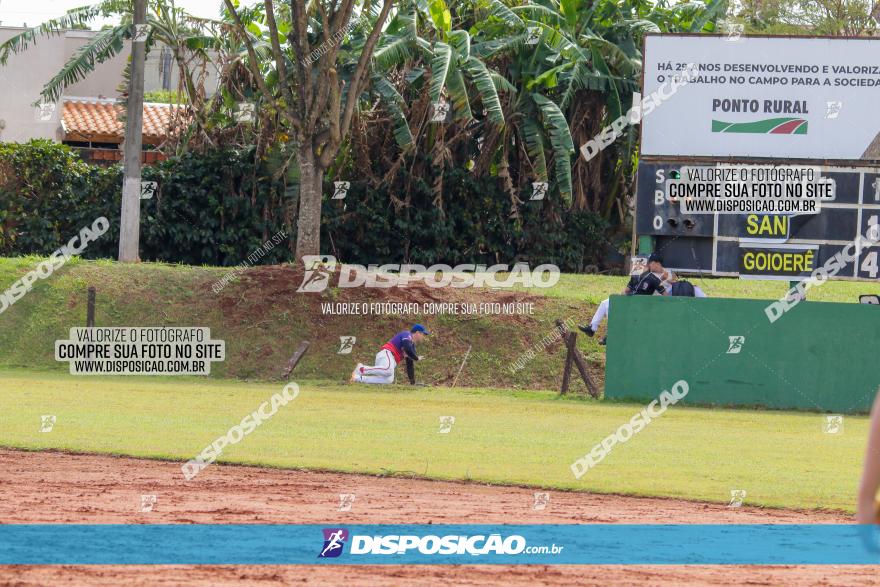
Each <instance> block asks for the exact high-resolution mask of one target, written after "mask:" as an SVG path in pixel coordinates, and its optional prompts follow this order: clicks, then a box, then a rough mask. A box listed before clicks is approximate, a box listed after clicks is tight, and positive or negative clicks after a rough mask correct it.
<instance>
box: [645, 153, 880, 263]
mask: <svg viewBox="0 0 880 587" xmlns="http://www.w3.org/2000/svg"><path fill="white" fill-rule="evenodd" d="M695 165H703V166H706V165H711V164H707V163H702V164H697V163H693V162H682V161H665V162H664V161H641V162H640V163H639V169H638V179H637V193H636V198H637V202H636V233H637V234H639V235H650V236H652V237H654V249H655V250H657V251H659V252H661V254H662V256H663V260H664V265H666V266H667V267H669V268H671V269H673V270H677V271H679V272H684V273H702V274H710V275H718V276H740V277H745V278H760V279H780V280H799V279H802V278H804V277H808V276H810V275H811V274H812V272H813V270H815V269H817V268H819V267H822V265H823V264H824V263H825V261H827V260H828V259H830V258H831V257H833V256H834V255H835V254H837V253H839V252H840V251H841V250H842V249H843V248H844V247H847V246H848V245H850V244H851V243H852V242H853V241H854V240H855V239H856V238H858V236H859V235H862V236H864V235H866V234H867V233H868V227H869V226H872V225H877V224H880V169H878V168H876V167H874V168H872V167H837V166H819V170H820V172H821V176H822V177H823V178H827V179H829V180H832V181H833V182H834V185H835V198H834V200H833V201H830V202H824V201H823V202H822V203H821V207H820V210H819V212H818V213H814V214H791V215H785V214H721V213H700V214H683V213H682V211H681V205H680V202H678V201H675V199H672V200H670V199H669V198H667V197H666V196H667V194H666V190H667V181H668V180H669V179H670V178H675V177H680V175H681V173H682V168H683V167H693V166H695ZM877 249H880V247H877ZM878 276H880V259H878V250H876V249H874V248H871V249H867V250H864V251H861V252H860V253H859V254H858V255H856V257H855V259H854V260H853V261H852V262H849V263H847V264H846V265H845V266H844V267H843V268H842V269H841V270H840V272H839V273H838V274H837V276H836V277H837V278H838V279H847V278H849V279H877V278H878Z"/></svg>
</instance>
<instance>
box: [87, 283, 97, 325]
mask: <svg viewBox="0 0 880 587" xmlns="http://www.w3.org/2000/svg"><path fill="white" fill-rule="evenodd" d="M86 326H88V327H89V328H94V326H95V287H94V286H90V287H89V298H88V302H87V304H86Z"/></svg>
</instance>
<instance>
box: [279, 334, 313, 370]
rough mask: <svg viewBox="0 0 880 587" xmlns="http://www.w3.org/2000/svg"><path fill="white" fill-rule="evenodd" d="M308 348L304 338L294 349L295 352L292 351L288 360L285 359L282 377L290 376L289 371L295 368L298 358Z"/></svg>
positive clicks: (301, 356) (300, 357)
mask: <svg viewBox="0 0 880 587" xmlns="http://www.w3.org/2000/svg"><path fill="white" fill-rule="evenodd" d="M307 350H309V341H307V340H304V341H302V342H301V343H300V345H299V348H298V349H296V352H295V353H293V356H292V357H290V360H289V361H287V369H286V370H285V371H284V379H287V378H288V377H290V373H291V372H292V371H293V370H294V369H296V366H297V365H298V364H299V360H300V359H302V358H303V355H305V354H306V351H307Z"/></svg>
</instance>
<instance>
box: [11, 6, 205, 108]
mask: <svg viewBox="0 0 880 587" xmlns="http://www.w3.org/2000/svg"><path fill="white" fill-rule="evenodd" d="M107 17H117V18H118V19H119V24H117V25H114V26H110V27H107V28H105V29H104V30H101V31H100V32H98V33H97V34H95V35H94V36H93V37H91V38H89V39H88V40H87V42H86V43H85V44H84V45H82V47H80V48H79V49H77V50H76V51H75V52H74V54H73V55H71V57H70V58H69V59H68V60H67V62H65V64H64V65H63V66H62V67H61V69H60V70H59V71H58V73H56V74H55V75H54V76H53V77H52V78H51V79H50V80H48V81H47V82H46V84H45V85H44V86H43V89H42V91H41V92H40V98H41V99H42V100H43V101H47V102H57V101H58V100H59V99H60V97H61V96H62V94H63V93H64V90H65V89H66V88H68V87H69V86H71V85H73V84H76V83H77V82H79V81H82V80H83V79H85V78H86V77H87V76H88V75H89V74H90V73H91V72H93V71H94V70H95V68H96V67H97V66H98V64H100V63H103V62H105V61H107V60H109V59H112V58H113V57H115V56H117V55H119V54H120V53H122V52H123V51H124V49H125V42H126V41H130V40H131V38H132V35H133V32H134V31H133V28H132V3H131V1H130V0H104V1H103V2H99V3H97V4H92V5H88V6H81V7H79V8H74V9H72V10H69V11H67V12H66V13H65V14H64V15H62V16H60V17H58V18H54V19H50V20H48V21H46V22H44V23H43V24H41V25H39V26H36V27H32V28H28V29H26V30H24V31H22V32H21V33H19V34H17V35H15V36H13V37H11V38H10V39H8V40H7V41H6V42H4V43H3V44H0V66H2V65H6V63H7V61H8V60H9V58H10V57H11V56H12V55H14V54H16V53H21V52H23V51H26V50H27V49H28V48H29V47H30V46H32V45H34V44H35V43H37V41H38V39H39V38H40V37H49V36H53V35H61V34H63V33H64V31H65V30H67V29H71V28H83V27H87V26H88V25H89V24H90V23H92V22H93V21H95V20H96V19H98V18H107ZM147 24H148V25H149V29H148V33H147V39H146V48H147V51H148V52H149V51H150V50H151V49H153V48H155V47H156V46H157V44H162V45H164V46H166V47H168V48H169V49H170V51H171V54H172V56H173V58H174V61H175V63H176V64H177V66H178V70H179V71H180V77H181V80H182V85H183V90H184V91H185V92H186V96H187V99H188V101H189V103H191V104H192V103H195V102H196V101H197V98H198V91H197V86H198V84H197V81H196V80H195V79H194V73H193V72H194V70H195V69H196V68H194V67H193V66H192V63H193V60H194V59H196V60H199V61H201V62H203V63H205V62H207V61H209V60H210V57H209V55H208V54H207V52H206V50H205V48H206V47H207V46H208V42H207V41H209V40H211V39H214V38H216V35H217V30H216V28H215V27H216V26H218V25H220V23H219V22H218V21H212V20H210V19H203V18H197V17H194V16H192V15H190V14H188V13H187V12H186V11H184V10H183V9H182V8H178V7H177V6H176V5H175V3H174V0H151V1H150V2H149V3H148V10H147ZM126 75H127V69H126ZM38 101H39V99H38Z"/></svg>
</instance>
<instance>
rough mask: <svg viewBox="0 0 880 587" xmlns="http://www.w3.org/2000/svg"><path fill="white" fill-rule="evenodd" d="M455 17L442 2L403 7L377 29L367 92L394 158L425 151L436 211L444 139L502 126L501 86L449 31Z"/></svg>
mask: <svg viewBox="0 0 880 587" xmlns="http://www.w3.org/2000/svg"><path fill="white" fill-rule="evenodd" d="M455 19H456V16H454V15H453V13H452V12H451V11H450V9H449V7H448V6H447V4H446V2H445V1H444V0H427V1H410V2H405V3H403V4H402V5H401V6H400V7H399V8H398V10H397V12H396V14H395V15H394V17H393V18H392V19H391V21H390V22H389V25H388V27H387V29H386V30H385V31H384V34H383V37H382V39H381V41H380V46H379V47H378V49H377V50H376V54H375V57H374V59H373V69H372V85H371V91H372V92H373V94H375V95H376V96H377V97H378V99H379V101H380V103H381V105H382V107H383V108H384V110H385V111H386V112H387V113H388V114H389V117H390V119H391V122H392V128H393V132H394V137H395V139H396V141H397V143H398V146H399V147H401V148H402V152H401V154H400V156H401V157H405V156H406V155H408V154H409V153H410V152H412V151H413V150H415V149H417V148H422V149H424V150H425V151H426V152H428V153H429V154H430V161H431V169H430V175H431V176H433V178H434V183H433V192H434V202H435V205H436V206H438V207H439V208H440V209H441V211H442V207H443V192H444V190H443V170H444V168H445V166H446V165H447V163H448V162H449V160H450V159H451V158H453V154H452V152H451V150H450V139H451V140H452V142H453V143H454V142H457V137H459V135H461V134H462V133H464V134H472V132H473V131H474V129H475V128H479V127H488V128H492V129H500V128H503V127H504V125H505V118H504V112H503V108H502V105H501V95H500V94H501V93H502V92H503V91H504V90H505V89H507V85H508V84H506V82H505V81H504V79H503V78H502V77H501V76H500V75H499V74H498V73H497V72H495V71H493V70H491V69H490V68H489V67H488V66H487V65H486V63H485V62H484V61H483V60H482V59H480V58H479V56H477V55H476V54H475V53H474V52H473V51H472V43H473V40H472V38H471V33H470V32H469V31H468V30H466V29H464V28H457V27H456V26H454V24H453V21H454V20H455ZM407 98H410V100H408V99H407ZM447 104H448V109H449V111H450V112H449V114H448V115H447V114H446V109H447ZM447 123H448V124H447ZM413 128H415V131H413ZM399 161H400V160H399ZM458 163H459V164H464V163H465V162H464V161H460V162H458ZM426 171H427V170H426Z"/></svg>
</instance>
